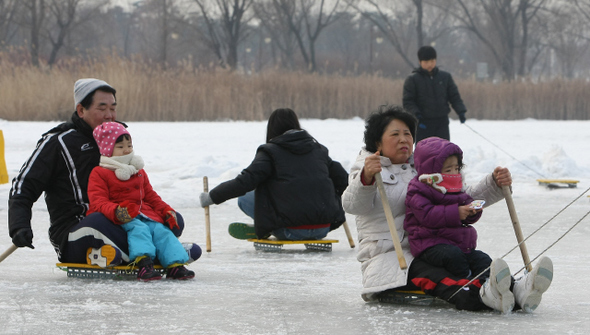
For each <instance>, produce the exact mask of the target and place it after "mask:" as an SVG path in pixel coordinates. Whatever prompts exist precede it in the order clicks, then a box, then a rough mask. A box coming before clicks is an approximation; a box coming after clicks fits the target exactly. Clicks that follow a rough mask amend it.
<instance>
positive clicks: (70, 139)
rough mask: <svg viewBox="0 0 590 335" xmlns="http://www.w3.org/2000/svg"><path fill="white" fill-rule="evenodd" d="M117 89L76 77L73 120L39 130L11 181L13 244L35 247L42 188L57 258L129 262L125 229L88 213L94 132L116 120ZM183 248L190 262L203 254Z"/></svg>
mask: <svg viewBox="0 0 590 335" xmlns="http://www.w3.org/2000/svg"><path fill="white" fill-rule="evenodd" d="M115 94H116V90H115V89H114V88H113V87H112V86H111V85H109V84H108V83H106V82H105V81H102V80H99V79H94V78H85V79H80V80H78V81H76V83H75V85H74V108H75V112H74V113H73V115H72V118H71V120H70V121H69V122H65V123H62V124H60V125H58V126H57V127H55V128H53V129H51V130H49V131H48V132H47V133H45V134H43V137H42V138H41V139H40V140H39V141H38V142H37V147H36V148H35V150H34V151H33V154H32V155H31V157H30V158H29V159H28V160H27V161H26V162H25V163H24V164H23V166H22V168H21V170H20V172H19V174H18V175H17V176H16V177H15V178H14V180H13V181H12V188H11V190H10V196H9V199H8V230H9V234H10V237H11V238H12V243H14V245H16V246H17V247H29V248H31V249H33V248H34V247H33V230H32V227H31V216H32V213H31V208H32V207H33V203H35V202H36V201H37V199H38V198H39V197H40V196H41V194H42V193H45V203H46V204H47V210H48V212H49V220H50V227H49V240H50V241H51V244H52V245H53V247H54V249H55V251H56V253H57V257H58V259H59V260H60V261H61V262H67V263H88V264H94V265H99V266H102V267H107V266H113V265H117V264H119V263H121V262H123V261H127V262H128V261H129V256H128V245H127V234H126V233H125V231H124V230H123V229H122V228H121V227H120V226H117V225H115V224H113V223H112V222H110V221H109V220H108V219H107V218H106V217H105V216H104V215H102V214H100V213H93V214H90V215H89V216H86V211H87V210H88V195H87V187H88V177H89V176H90V172H91V171H92V169H93V168H94V167H95V166H97V165H98V164H99V161H100V152H99V148H98V146H97V145H96V142H95V140H94V137H93V136H92V131H93V129H94V128H95V127H97V126H98V125H100V124H102V123H103V122H107V121H115V120H116V117H117V109H116V107H117V100H116V98H115ZM177 215H178V214H177ZM177 219H178V224H179V226H180V229H176V228H175V229H174V230H173V231H174V233H175V234H176V236H178V235H180V233H181V229H182V228H184V221H183V219H182V217H181V216H180V215H178V217H177ZM185 249H187V252H188V253H189V255H190V257H189V258H190V260H191V261H193V260H196V259H197V258H199V256H200V255H201V249H200V248H199V247H198V246H197V245H196V244H190V245H188V244H187V245H185Z"/></svg>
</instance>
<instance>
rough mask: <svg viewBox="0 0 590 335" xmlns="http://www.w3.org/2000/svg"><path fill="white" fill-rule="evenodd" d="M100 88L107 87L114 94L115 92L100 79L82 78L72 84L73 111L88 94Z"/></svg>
mask: <svg viewBox="0 0 590 335" xmlns="http://www.w3.org/2000/svg"><path fill="white" fill-rule="evenodd" d="M101 87H108V88H109V89H111V90H113V91H114V92H116V90H115V89H114V88H113V87H112V86H111V85H109V84H108V83H107V82H106V81H103V80H100V79H95V78H84V79H79V80H78V81H76V83H75V84H74V109H76V107H77V106H78V104H79V103H81V102H82V100H84V98H86V97H87V96H88V94H90V93H92V92H94V91H96V90H97V89H99V88H101Z"/></svg>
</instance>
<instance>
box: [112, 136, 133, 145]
mask: <svg viewBox="0 0 590 335" xmlns="http://www.w3.org/2000/svg"><path fill="white" fill-rule="evenodd" d="M123 140H127V141H131V136H129V134H123V135H121V136H119V137H117V140H116V141H115V143H121V142H123Z"/></svg>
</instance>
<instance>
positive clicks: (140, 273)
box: [137, 256, 162, 281]
mask: <svg viewBox="0 0 590 335" xmlns="http://www.w3.org/2000/svg"><path fill="white" fill-rule="evenodd" d="M137 268H138V270H137V279H138V280H141V281H150V280H159V279H162V276H161V275H160V273H158V271H156V269H154V262H153V261H152V259H151V258H150V257H148V256H146V257H144V258H142V259H141V260H140V261H139V262H137Z"/></svg>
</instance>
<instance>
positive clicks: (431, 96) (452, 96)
mask: <svg viewBox="0 0 590 335" xmlns="http://www.w3.org/2000/svg"><path fill="white" fill-rule="evenodd" d="M418 60H419V61H420V67H419V68H416V69H414V71H413V72H412V74H411V75H410V76H408V78H406V81H405V82H404V93H403V105H404V109H405V110H406V111H408V112H410V113H412V114H414V116H416V118H417V119H418V121H419V123H418V130H417V132H416V142H418V141H420V140H422V139H424V138H427V137H431V136H438V137H441V138H444V139H447V140H450V137H451V136H450V134H449V117H448V114H449V113H450V112H451V108H450V107H449V103H450V104H451V106H453V109H454V110H455V112H456V113H457V114H458V115H459V120H461V123H464V122H465V113H466V112H467V108H465V105H464V104H463V100H462V99H461V95H460V94H459V89H458V88H457V85H455V82H454V81H453V77H451V74H450V73H448V72H445V71H441V70H439V69H438V67H437V66H436V50H435V49H434V48H433V47H431V46H423V47H421V48H420V49H419V50H418Z"/></svg>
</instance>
